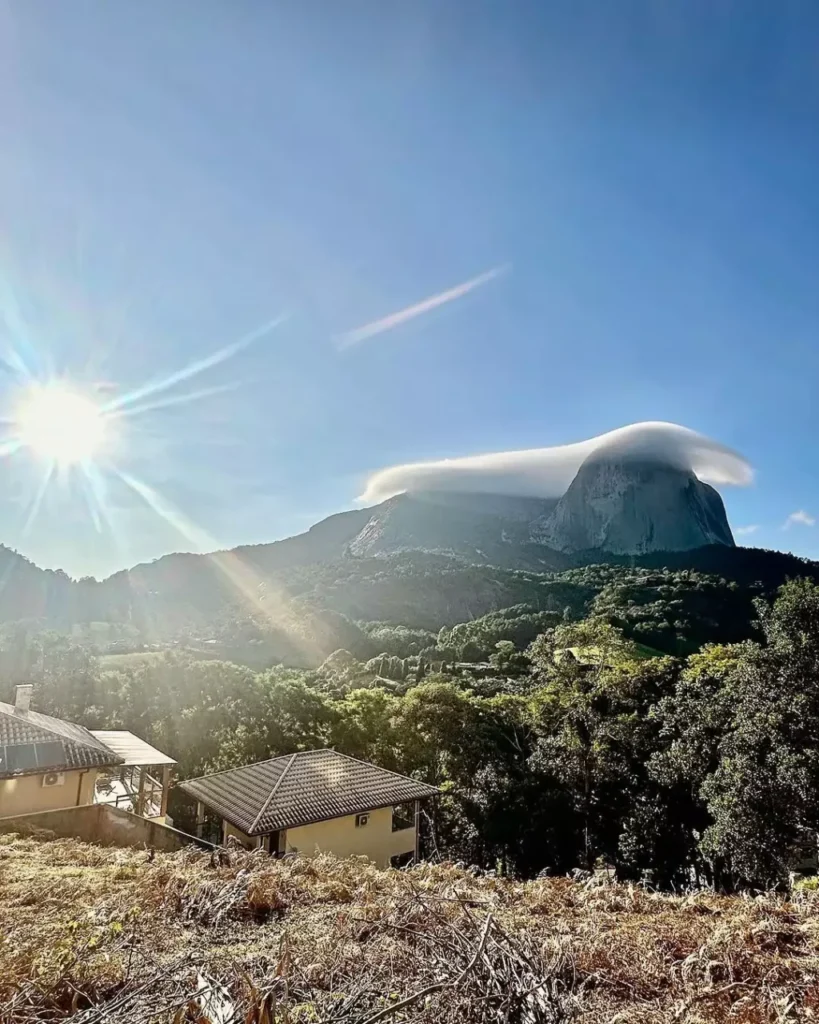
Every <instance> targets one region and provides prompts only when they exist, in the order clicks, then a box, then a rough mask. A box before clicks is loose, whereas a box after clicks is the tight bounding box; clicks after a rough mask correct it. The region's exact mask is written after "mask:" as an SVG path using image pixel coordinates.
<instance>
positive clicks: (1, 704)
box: [0, 701, 112, 753]
mask: <svg viewBox="0 0 819 1024" xmlns="http://www.w3.org/2000/svg"><path fill="white" fill-rule="evenodd" d="M7 709H8V710H7ZM0 715H4V716H5V717H6V718H9V719H11V721H13V722H20V723H24V724H25V725H27V726H28V727H29V728H30V729H35V730H39V731H40V732H42V733H46V734H47V735H49V736H55V737H56V738H57V739H58V740H60V742H61V743H72V744H73V745H74V746H75V747H79V746H82V747H88V748H90V749H91V750H99V749H100V747H101V746H102V747H105V744H104V743H102V740H98V739H97V738H96V736H94V734H93V732H92V731H91V730H90V729H88V728H86V726H84V725H80V724H79V722H69V721H68V719H67V718H58V717H57V716H56V715H47V714H46V713H45V712H44V711H35V710H33V709H32V708H29V710H28V711H19V710H18V709H17V708H16V707H15V705H14V704H9V703H8V702H7V701H0ZM43 719H45V721H43ZM52 723H55V724H54V725H52ZM60 726H67V727H68V728H69V729H78V730H80V732H84V733H86V736H87V738H86V736H67V735H66V734H65V733H64V732H61V731H60V728H59V727H60ZM111 752H112V751H110V750H109V753H111Z"/></svg>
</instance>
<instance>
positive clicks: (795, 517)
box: [782, 508, 816, 530]
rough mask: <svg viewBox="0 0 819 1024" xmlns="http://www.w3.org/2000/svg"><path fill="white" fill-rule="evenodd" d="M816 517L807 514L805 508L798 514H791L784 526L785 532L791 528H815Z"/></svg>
mask: <svg viewBox="0 0 819 1024" xmlns="http://www.w3.org/2000/svg"><path fill="white" fill-rule="evenodd" d="M815 525H816V517H815V516H812V515H811V514H810V513H809V512H806V511H805V510H804V509H803V508H800V509H799V510H798V511H797V512H791V514H790V515H789V516H788V518H787V519H786V520H785V522H784V523H783V524H782V529H783V530H788V529H790V527H791V526H815Z"/></svg>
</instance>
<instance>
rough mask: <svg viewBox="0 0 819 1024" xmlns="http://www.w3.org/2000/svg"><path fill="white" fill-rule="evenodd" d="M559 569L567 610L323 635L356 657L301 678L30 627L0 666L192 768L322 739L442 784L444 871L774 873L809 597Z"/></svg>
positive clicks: (806, 699)
mask: <svg viewBox="0 0 819 1024" xmlns="http://www.w3.org/2000/svg"><path fill="white" fill-rule="evenodd" d="M572 574H574V575H572ZM563 576H564V579H563V582H562V584H561V585H562V586H563V587H564V588H565V587H568V588H571V587H576V588H578V592H579V593H582V594H584V595H586V596H585V597H584V599H583V601H582V602H579V603H576V604H572V603H568V604H565V605H563V606H562V607H560V608H557V607H554V608H543V607H538V606H536V605H529V604H525V605H516V606H512V607H510V608H508V609H506V610H504V611H501V612H495V613H491V614H488V615H484V616H480V617H478V618H475V619H472V620H470V621H467V622H464V623H462V624H458V625H454V626H446V627H444V628H442V629H440V630H439V631H438V632H437V633H433V632H431V631H427V630H425V629H423V628H421V627H416V626H401V625H393V624H390V623H385V622H377V623H376V622H374V623H366V622H362V623H358V624H356V623H353V622H352V621H351V620H348V619H345V620H343V621H339V622H336V623H335V624H334V626H333V628H338V629H341V630H343V631H346V632H345V635H346V636H347V637H348V638H349V639H351V640H353V641H355V643H353V645H352V646H353V647H354V648H355V649H354V650H351V649H350V648H349V647H348V648H346V649H345V648H343V647H342V648H340V649H338V650H336V651H334V652H333V653H332V654H331V655H330V656H329V657H325V658H324V660H323V661H322V662H321V663H320V664H319V665H318V666H317V667H311V668H305V667H301V668H299V667H285V666H282V665H274V666H272V667H267V668H265V669H263V670H261V671H254V670H253V669H252V668H250V667H247V666H243V665H239V664H235V663H231V662H229V661H224V660H218V659H214V658H205V657H203V656H201V655H200V654H197V653H196V652H191V651H185V650H178V651H165V652H146V653H144V654H140V655H138V656H137V655H133V656H127V657H111V656H106V657H103V658H101V657H99V656H98V655H97V654H96V653H95V652H94V647H93V644H91V643H89V638H88V636H87V635H82V636H77V635H76V634H75V635H74V636H73V637H72V636H70V635H65V634H58V633H47V632H46V633H44V632H41V631H38V630H37V628H36V625H32V624H30V623H29V624H25V623H22V624H17V625H16V626H15V627H14V628H7V629H6V631H5V633H4V635H3V636H2V637H0V657H1V658H2V659H3V661H4V664H5V666H6V669H7V671H6V678H7V679H8V680H9V682H10V683H11V682H14V681H19V680H22V679H28V680H31V681H33V682H35V684H36V695H35V706H36V707H38V708H40V709H41V710H44V711H49V712H52V713H54V714H57V715H60V716H62V717H65V718H68V719H70V720H74V721H79V722H82V723H84V724H86V725H87V726H89V727H92V728H100V727H110V728H117V727H120V728H127V729H131V730H133V731H134V732H136V733H138V734H139V735H141V736H143V737H144V738H145V739H147V740H148V741H149V742H152V743H154V744H156V745H157V746H159V747H160V748H162V749H165V750H167V751H168V752H169V753H171V754H172V755H173V756H174V757H176V758H177V759H178V760H179V762H180V770H181V772H182V773H183V774H184V775H187V776H192V775H195V774H199V773H202V772H205V771H209V770H216V769H221V768H226V767H230V766H233V765H238V764H242V763H247V762H250V761H255V760H261V759H263V758H267V757H271V756H277V755H280V754H285V753H288V752H292V751H295V750H300V749H309V748H312V747H321V746H333V747H336V748H337V749H339V750H342V751H345V752H347V753H349V754H351V755H353V756H355V757H360V758H364V759H366V760H371V761H374V762H375V763H378V764H380V765H383V766H384V767H386V768H390V769H393V770H396V771H400V772H405V773H408V774H411V775H414V776H416V777H418V778H421V779H423V780H424V781H427V782H430V783H432V784H434V785H436V786H439V787H440V789H441V796H440V798H439V799H438V800H437V801H436V802H435V804H434V806H432V807H431V808H430V811H429V818H428V820H427V822H426V826H425V842H426V844H427V850H428V852H437V853H439V854H440V855H442V856H449V857H453V858H457V859H463V860H465V861H468V862H474V863H478V864H481V865H484V866H487V867H490V866H491V867H500V868H501V869H502V870H505V871H509V872H514V873H517V874H521V875H534V874H536V873H538V872H540V871H548V872H564V871H569V870H571V869H572V868H575V867H591V866H593V865H594V864H595V863H597V862H599V861H600V860H601V859H602V860H604V861H606V862H607V863H610V864H612V865H613V866H614V867H615V868H616V870H617V871H618V873H619V874H620V875H621V876H622V877H628V878H634V879H646V880H650V881H651V882H653V883H655V884H658V885H671V884H675V885H680V884H683V885H684V884H686V883H689V882H691V881H693V880H696V879H706V880H709V881H713V882H715V883H716V884H720V885H726V886H737V885H745V884H747V885H762V884H769V883H770V882H772V881H777V880H780V879H782V878H784V877H785V876H786V874H787V872H788V870H789V869H790V868H791V867H792V866H793V865H794V864H795V863H796V862H797V861H798V860H799V858H800V856H802V852H801V851H803V850H804V848H805V847H806V846H809V845H810V844H811V843H812V844H813V846H814V848H815V840H816V830H817V827H819V587H817V585H816V584H815V583H814V582H812V581H810V580H807V579H800V580H795V581H791V582H789V583H787V584H785V585H784V586H783V587H782V588H781V590H780V592H779V594H778V596H777V597H776V600H775V601H773V602H771V603H767V604H766V603H763V602H762V601H761V600H756V603H755V604H752V603H751V602H752V601H753V600H754V598H753V593H752V590H749V589H747V588H745V589H743V588H740V587H737V586H735V585H734V584H730V583H726V582H725V581H719V580H715V579H714V578H713V577H702V576H700V575H699V574H697V573H693V572H689V571H680V572H678V573H674V574H669V573H664V572H661V571H657V570H653V569H632V568H623V567H611V566H602V567H590V568H585V569H578V570H571V571H570V572H569V573H567V574H563ZM589 594H591V595H592V596H591V597H588V595H589ZM563 598H565V592H564V593H563V594H562V597H561V599H563ZM717 608H721V609H722V611H721V613H720V612H717V611H715V609H717ZM720 614H721V615H722V618H720ZM323 621H324V622H325V623H327V622H329V621H330V620H329V619H324V620H323ZM755 622H758V625H755ZM311 628H312V626H311ZM3 696H5V697H6V698H7V699H10V698H11V692H10V687H9V692H8V693H6V694H4V695H3ZM176 813H177V814H178V815H179V820H180V822H182V823H184V821H185V813H186V811H185V806H184V804H183V803H182V802H181V801H180V800H179V799H178V798H177V806H176Z"/></svg>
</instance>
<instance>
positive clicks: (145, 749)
mask: <svg viewBox="0 0 819 1024" xmlns="http://www.w3.org/2000/svg"><path fill="white" fill-rule="evenodd" d="M91 732H92V735H94V736H95V737H96V738H97V739H98V740H100V741H101V742H102V743H104V744H105V746H106V747H108V748H109V749H110V750H112V751H113V752H114V753H115V754H117V755H118V756H119V757H121V758H122V764H121V765H117V767H116V768H113V769H110V771H109V773H107V774H103V773H100V774H99V776H98V778H97V785H96V792H95V796H94V803H98V804H111V805H113V806H114V807H120V808H122V809H123V810H126V811H131V812H132V813H133V814H138V815H140V816H141V817H143V818H151V819H152V820H154V821H159V822H160V823H162V824H172V823H171V821H170V820H169V819H168V793H169V792H170V788H171V781H172V778H173V770H174V766H175V765H176V761H175V760H174V759H173V758H172V757H169V756H168V755H167V754H163V753H162V751H161V750H157V749H156V747H152V746H151V745H150V743H146V742H145V740H141V739H140V738H139V737H138V736H135V735H134V734H133V733H132V732H127V731H126V730H123V729H116V730H110V729H92V730H91Z"/></svg>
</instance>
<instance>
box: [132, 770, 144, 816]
mask: <svg viewBox="0 0 819 1024" xmlns="http://www.w3.org/2000/svg"><path fill="white" fill-rule="evenodd" d="M146 774H147V772H146V770H145V768H140V769H139V792H138V793H137V798H136V805H135V806H134V814H142V810H143V808H144V806H145V776H146Z"/></svg>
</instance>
